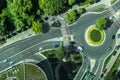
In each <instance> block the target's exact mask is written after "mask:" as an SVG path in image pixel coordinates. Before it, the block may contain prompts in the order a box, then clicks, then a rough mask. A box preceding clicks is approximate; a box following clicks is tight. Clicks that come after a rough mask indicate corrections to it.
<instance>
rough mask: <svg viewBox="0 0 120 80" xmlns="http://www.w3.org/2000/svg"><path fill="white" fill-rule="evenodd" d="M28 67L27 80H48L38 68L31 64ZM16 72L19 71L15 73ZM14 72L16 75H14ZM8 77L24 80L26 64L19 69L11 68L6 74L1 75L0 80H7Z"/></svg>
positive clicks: (19, 66)
mask: <svg viewBox="0 0 120 80" xmlns="http://www.w3.org/2000/svg"><path fill="white" fill-rule="evenodd" d="M25 65H26V69H25V70H26V72H25V73H26V75H25V77H26V80H47V79H46V77H45V75H44V74H43V72H42V71H41V70H40V69H39V68H38V67H36V66H34V65H31V64H25ZM15 70H16V71H17V70H19V71H17V72H16V73H15ZM13 72H14V74H13ZM7 75H8V77H16V78H17V79H18V80H24V64H20V65H18V66H17V67H14V68H11V69H9V70H7V71H6V72H3V73H1V74H0V80H6V79H7Z"/></svg>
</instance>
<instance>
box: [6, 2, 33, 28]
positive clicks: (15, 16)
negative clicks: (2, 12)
mask: <svg viewBox="0 0 120 80" xmlns="http://www.w3.org/2000/svg"><path fill="white" fill-rule="evenodd" d="M7 8H8V11H9V12H10V15H11V19H12V20H13V22H14V25H15V27H16V28H19V29H23V28H24V26H25V25H29V24H28V23H27V20H28V18H29V13H30V10H31V9H32V3H31V0H7Z"/></svg>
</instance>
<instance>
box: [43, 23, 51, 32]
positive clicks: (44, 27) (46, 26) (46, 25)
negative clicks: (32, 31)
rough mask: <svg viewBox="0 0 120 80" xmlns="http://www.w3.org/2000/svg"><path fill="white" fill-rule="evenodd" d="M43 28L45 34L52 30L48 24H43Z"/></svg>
mask: <svg viewBox="0 0 120 80" xmlns="http://www.w3.org/2000/svg"><path fill="white" fill-rule="evenodd" d="M42 26H43V27H42V31H43V33H47V32H48V31H49V30H50V25H49V24H48V23H47V22H44V23H42Z"/></svg>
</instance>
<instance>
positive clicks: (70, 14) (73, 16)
mask: <svg viewBox="0 0 120 80" xmlns="http://www.w3.org/2000/svg"><path fill="white" fill-rule="evenodd" d="M75 19H76V12H75V11H74V10H72V9H70V10H68V12H67V14H66V20H67V21H73V20H75Z"/></svg>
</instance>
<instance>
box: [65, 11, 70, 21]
mask: <svg viewBox="0 0 120 80" xmlns="http://www.w3.org/2000/svg"><path fill="white" fill-rule="evenodd" d="M65 19H66V21H70V15H69V14H68V13H67V14H66V16H65Z"/></svg>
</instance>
